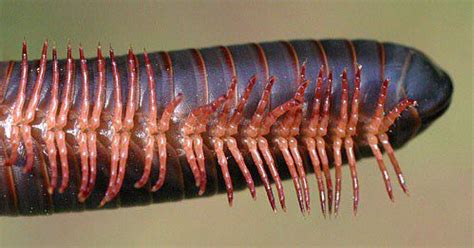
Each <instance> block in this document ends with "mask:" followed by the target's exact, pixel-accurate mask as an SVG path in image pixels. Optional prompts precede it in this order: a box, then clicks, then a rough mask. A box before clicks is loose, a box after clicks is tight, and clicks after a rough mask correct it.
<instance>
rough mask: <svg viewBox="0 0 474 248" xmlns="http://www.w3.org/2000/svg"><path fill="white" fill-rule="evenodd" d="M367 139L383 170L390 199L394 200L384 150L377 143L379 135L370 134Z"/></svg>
mask: <svg viewBox="0 0 474 248" xmlns="http://www.w3.org/2000/svg"><path fill="white" fill-rule="evenodd" d="M367 141H368V142H369V145H370V148H371V149H372V153H373V154H374V156H375V158H376V159H377V163H378V165H379V169H380V172H382V176H383V180H384V182H385V188H386V189H387V193H388V196H389V197H390V200H391V201H393V193H392V185H391V183H390V177H389V176H388V172H387V169H386V168H385V164H384V162H383V158H382V152H381V151H380V148H379V146H378V145H377V144H378V140H377V137H375V135H372V134H369V135H368V137H367Z"/></svg>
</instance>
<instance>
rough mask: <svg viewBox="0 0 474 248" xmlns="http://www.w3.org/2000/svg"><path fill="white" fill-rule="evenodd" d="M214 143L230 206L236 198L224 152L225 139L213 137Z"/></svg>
mask: <svg viewBox="0 0 474 248" xmlns="http://www.w3.org/2000/svg"><path fill="white" fill-rule="evenodd" d="M212 143H213V145H214V151H215V152H216V156H217V163H218V164H219V166H220V167H221V171H222V177H223V178H224V182H225V188H226V190H227V200H228V201H229V206H232V202H233V199H234V193H233V187H232V179H231V177H230V174H229V168H228V165H227V157H226V156H225V153H224V141H222V139H220V138H213V139H212Z"/></svg>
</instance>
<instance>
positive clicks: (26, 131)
mask: <svg viewBox="0 0 474 248" xmlns="http://www.w3.org/2000/svg"><path fill="white" fill-rule="evenodd" d="M20 133H21V136H22V138H23V143H24V145H25V150H26V163H25V167H23V173H28V172H30V171H31V169H32V168H33V163H34V156H35V153H34V151H33V139H32V138H31V127H30V126H29V125H22V126H21V127H20Z"/></svg>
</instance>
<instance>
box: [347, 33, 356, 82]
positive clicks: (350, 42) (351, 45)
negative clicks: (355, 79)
mask: <svg viewBox="0 0 474 248" xmlns="http://www.w3.org/2000/svg"><path fill="white" fill-rule="evenodd" d="M347 46H348V47H349V50H350V51H351V58H352V64H353V65H354V67H353V69H354V75H355V72H356V71H357V66H358V63H357V53H356V50H355V47H354V43H353V42H352V41H351V40H347Z"/></svg>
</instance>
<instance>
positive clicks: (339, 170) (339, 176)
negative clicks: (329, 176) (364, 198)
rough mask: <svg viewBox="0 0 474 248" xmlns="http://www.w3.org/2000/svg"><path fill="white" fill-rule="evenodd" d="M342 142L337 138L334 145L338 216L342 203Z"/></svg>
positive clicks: (335, 208) (335, 212)
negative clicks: (340, 203)
mask: <svg viewBox="0 0 474 248" xmlns="http://www.w3.org/2000/svg"><path fill="white" fill-rule="evenodd" d="M341 147H342V140H341V139H340V138H339V137H337V138H336V139H335V140H334V143H333V148H332V150H333V152H334V155H333V156H334V167H335V168H336V195H335V204H334V214H335V215H336V216H337V213H338V211H339V202H340V201H341V188H342V187H341V181H342V155H341Z"/></svg>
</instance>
